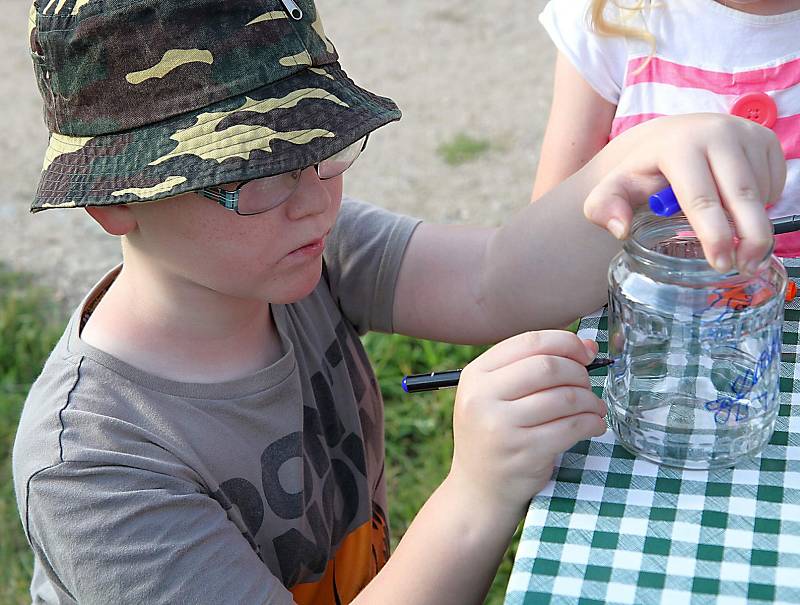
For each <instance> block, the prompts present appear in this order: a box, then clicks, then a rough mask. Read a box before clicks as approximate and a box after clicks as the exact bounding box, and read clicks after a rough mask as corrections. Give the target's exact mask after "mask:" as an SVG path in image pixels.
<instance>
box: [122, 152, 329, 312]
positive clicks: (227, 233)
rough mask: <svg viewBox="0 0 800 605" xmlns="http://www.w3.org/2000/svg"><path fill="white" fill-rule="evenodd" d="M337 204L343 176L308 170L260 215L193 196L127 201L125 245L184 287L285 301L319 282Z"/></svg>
mask: <svg viewBox="0 0 800 605" xmlns="http://www.w3.org/2000/svg"><path fill="white" fill-rule="evenodd" d="M226 188H227V187H226ZM341 202H342V177H341V176H338V177H334V178H331V179H326V180H320V179H319V177H318V176H317V174H316V172H315V171H314V169H313V168H308V169H306V170H304V171H303V173H302V175H301V177H300V183H299V185H298V187H297V190H296V191H295V192H294V193H293V194H292V196H291V197H290V198H289V199H288V200H286V202H284V203H283V204H281V205H280V206H278V207H276V208H273V209H272V210H270V211H268V212H264V213H262V214H255V215H252V216H240V215H238V214H236V213H235V212H232V211H230V210H226V209H225V208H223V207H222V206H220V205H219V204H217V203H216V202H214V201H211V200H208V199H205V198H203V197H201V196H199V195H197V194H195V193H187V194H183V195H180V196H176V197H174V198H170V199H166V200H161V201H159V202H155V203H152V204H131V205H130V206H128V207H129V208H130V210H131V212H132V214H133V215H134V217H135V219H136V224H137V228H136V229H134V230H133V231H131V232H130V233H128V244H129V245H130V246H132V247H133V248H135V251H136V252H135V253H136V255H137V257H142V256H144V257H145V258H146V259H147V262H148V263H149V264H150V267H152V268H153V269H154V270H157V271H159V272H160V273H161V274H163V275H165V276H167V277H168V278H170V279H174V280H177V281H176V282H175V283H177V284H180V285H182V286H186V287H188V288H193V287H201V288H206V289H210V290H213V291H215V292H219V293H222V294H225V295H228V296H235V297H239V298H247V299H250V298H257V299H260V300H267V301H269V302H273V303H290V302H294V301H297V300H299V299H301V298H303V297H304V296H306V295H307V294H309V293H310V292H311V291H312V290H313V289H314V287H315V286H316V285H317V282H318V281H319V278H320V274H321V270H322V251H323V247H324V242H323V238H324V237H325V236H326V235H327V234H328V232H329V231H330V230H331V228H332V227H333V224H334V223H335V221H336V216H337V214H338V212H339V207H340V206H341Z"/></svg>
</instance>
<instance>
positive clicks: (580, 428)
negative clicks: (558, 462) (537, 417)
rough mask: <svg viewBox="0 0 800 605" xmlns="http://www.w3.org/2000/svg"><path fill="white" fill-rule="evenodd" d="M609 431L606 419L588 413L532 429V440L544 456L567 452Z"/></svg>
mask: <svg viewBox="0 0 800 605" xmlns="http://www.w3.org/2000/svg"><path fill="white" fill-rule="evenodd" d="M607 430H608V425H607V424H606V421H605V419H604V418H601V417H600V416H598V415H597V414H588V413H587V414H577V415H575V416H569V417H567V418H559V419H558V420H553V421H552V422H548V423H547V424H540V425H539V426H536V427H533V428H531V429H530V431H531V440H535V443H537V444H539V445H540V447H539V448H537V450H538V452H540V454H539V455H544V456H547V455H557V454H560V453H562V452H566V451H567V450H568V449H569V448H571V447H572V446H573V445H575V444H576V443H578V442H579V441H583V440H584V439H589V438H590V437H599V436H600V435H603V434H605V432H606V431H607Z"/></svg>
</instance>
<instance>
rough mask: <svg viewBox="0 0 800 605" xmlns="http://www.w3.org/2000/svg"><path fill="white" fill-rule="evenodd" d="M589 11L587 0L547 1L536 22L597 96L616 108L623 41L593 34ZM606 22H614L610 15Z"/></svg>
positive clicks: (621, 79)
mask: <svg viewBox="0 0 800 605" xmlns="http://www.w3.org/2000/svg"><path fill="white" fill-rule="evenodd" d="M611 4H613V3H609V5H611ZM588 10H589V2H588V1H587V0H550V2H548V3H547V6H545V8H544V10H543V11H542V12H541V14H540V15H539V22H540V23H541V24H542V25H543V26H544V28H545V30H547V33H548V35H549V36H550V38H551V39H552V40H553V43H554V44H555V45H556V48H557V49H558V50H559V52H561V53H562V54H564V55H565V56H566V57H567V58H568V59H569V60H570V62H571V63H572V65H573V66H574V67H575V68H576V69H577V70H578V73H580V74H581V76H583V79H584V80H586V82H587V83H588V84H589V85H590V86H591V87H592V88H593V89H594V90H595V91H596V92H597V94H599V95H600V96H601V97H603V98H604V99H605V100H606V101H608V102H609V103H613V104H614V105H617V104H618V103H619V97H620V92H621V91H622V85H623V83H624V79H625V71H626V65H627V45H626V42H625V38H623V37H622V36H601V35H599V34H596V33H595V32H593V31H592V29H591V25H590V18H589V13H588ZM609 18H610V19H612V20H614V19H616V17H615V16H613V15H609Z"/></svg>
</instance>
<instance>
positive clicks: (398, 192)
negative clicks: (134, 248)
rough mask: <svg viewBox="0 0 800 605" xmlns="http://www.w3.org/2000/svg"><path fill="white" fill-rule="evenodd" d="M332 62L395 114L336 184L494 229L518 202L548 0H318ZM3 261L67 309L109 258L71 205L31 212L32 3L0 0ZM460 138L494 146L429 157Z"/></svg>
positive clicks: (35, 99)
mask: <svg viewBox="0 0 800 605" xmlns="http://www.w3.org/2000/svg"><path fill="white" fill-rule="evenodd" d="M317 4H318V6H319V8H320V11H321V13H322V16H323V18H324V22H325V27H326V31H327V34H328V36H329V37H330V38H331V40H332V41H333V43H334V44H335V45H336V47H337V50H338V51H339V54H340V55H341V57H342V65H343V66H344V68H345V69H346V70H347V71H348V73H349V74H350V76H351V77H352V78H353V79H354V80H355V81H356V82H358V83H359V84H361V85H362V86H365V87H366V88H369V89H371V90H373V91H375V92H378V93H380V94H384V95H386V96H390V97H392V98H393V99H394V100H395V101H397V103H398V105H399V106H400V108H401V109H402V110H403V114H404V117H403V119H402V120H401V121H400V122H399V123H397V124H393V125H390V126H388V127H386V128H384V129H382V130H380V131H379V132H377V133H376V134H375V135H373V137H371V138H370V144H369V148H368V150H367V152H366V153H365V154H364V156H363V157H362V158H360V159H359V161H358V162H357V164H356V165H355V166H354V167H353V168H352V170H351V171H350V172H348V175H347V179H346V183H345V190H346V192H348V193H350V194H352V195H355V196H357V197H360V198H362V199H365V200H368V201H371V202H373V203H376V204H379V205H381V206H385V207H387V208H391V209H393V210H397V211H400V212H404V213H409V214H413V215H416V216H421V217H423V218H425V219H426V220H431V221H443V222H470V223H478V224H497V223H500V222H502V221H503V220H504V219H505V218H506V217H508V216H509V215H510V214H511V212H512V211H513V210H514V209H515V208H519V207H521V206H522V205H524V204H525V203H527V200H528V196H529V194H530V189H531V183H532V180H533V171H534V167H535V165H536V159H537V156H538V149H539V143H540V141H541V137H542V134H543V130H544V126H545V121H546V119H547V111H548V106H549V100H550V90H551V83H552V62H553V60H554V55H555V51H554V50H553V47H552V45H551V43H550V41H549V40H548V38H547V36H546V34H545V32H544V30H543V29H542V27H541V26H540V25H539V23H538V21H537V16H538V14H539V12H540V11H541V10H542V8H543V7H544V5H545V0H532V1H528V2H519V1H516V2H515V1H512V0H492V1H491V2H486V1H485V0H440V1H437V2H430V1H423V0H403V1H401V2H398V1H397V0H371V1H370V2H363V1H356V0H318V1H317ZM0 7H2V15H3V17H2V20H0V53H1V56H2V58H0V70H1V71H0V82H2V91H3V94H2V95H0V105H1V106H2V110H0V116H3V117H4V119H3V121H2V126H0V128H2V136H1V137H0V179H1V180H0V182H2V183H3V189H4V194H3V195H2V196H0V261H3V262H6V263H8V264H10V265H11V266H12V267H14V268H17V269H25V270H28V271H32V272H34V273H35V274H37V275H39V276H41V278H42V281H43V282H44V283H47V284H49V285H50V286H51V287H52V288H53V289H54V290H55V291H56V292H57V294H58V296H59V297H61V298H62V299H63V300H64V301H65V302H66V303H67V304H69V305H70V306H72V305H74V304H77V302H78V301H79V300H80V298H81V296H82V295H83V293H84V292H85V291H86V289H87V288H88V287H89V286H91V285H92V284H93V283H94V282H95V281H96V280H97V279H98V277H99V276H100V275H101V274H102V273H103V272H104V271H105V270H106V269H107V268H109V267H111V266H112V265H114V264H115V263H116V262H118V260H119V244H118V242H117V241H116V239H115V238H113V237H111V236H108V235H106V234H105V233H104V232H102V231H101V230H100V229H99V227H97V226H96V225H94V223H93V222H92V221H91V220H90V219H89V217H88V216H87V215H86V213H85V212H83V211H81V210H74V209H72V210H70V209H66V210H49V211H47V212H44V213H40V214H37V215H35V216H34V215H31V214H29V213H28V205H29V202H30V199H31V196H32V193H33V191H34V188H35V185H36V181H37V178H38V174H39V170H40V168H41V164H42V156H43V153H44V149H45V147H46V144H47V130H46V128H45V126H44V123H43V121H42V118H41V100H40V97H39V95H38V92H37V90H36V85H35V82H34V79H33V69H32V66H31V63H30V58H29V54H28V47H27V43H26V39H25V38H26V23H27V13H28V7H29V2H27V1H24V0H0ZM459 133H463V134H468V135H470V136H472V137H475V138H479V139H486V140H488V141H490V142H491V144H492V150H491V151H489V152H488V153H486V154H485V155H482V156H481V157H480V158H479V159H477V160H475V161H473V162H470V163H466V164H463V165H460V166H456V167H453V166H449V165H447V164H446V163H445V162H444V161H443V160H442V159H441V158H440V157H439V155H438V154H437V153H436V149H437V148H438V147H439V145H440V144H442V143H443V142H447V141H450V140H451V139H452V138H453V137H454V136H455V135H457V134H459Z"/></svg>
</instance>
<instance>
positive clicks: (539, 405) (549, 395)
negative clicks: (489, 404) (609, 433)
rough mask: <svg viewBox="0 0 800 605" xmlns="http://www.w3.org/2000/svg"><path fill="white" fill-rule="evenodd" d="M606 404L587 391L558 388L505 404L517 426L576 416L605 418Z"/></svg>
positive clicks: (529, 425)
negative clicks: (586, 414)
mask: <svg viewBox="0 0 800 605" xmlns="http://www.w3.org/2000/svg"><path fill="white" fill-rule="evenodd" d="M607 411H608V408H607V407H606V404H605V402H604V401H603V400H602V399H600V398H599V397H598V396H597V395H595V394H594V393H592V391H591V390H590V389H587V388H582V387H572V386H561V387H555V388H553V389H548V390H546V391H542V392H540V393H536V394H534V395H529V396H527V397H522V398H521V399H517V400H516V401H512V402H511V403H510V404H509V405H508V413H509V416H510V419H511V421H512V422H513V423H514V424H515V425H516V426H521V427H533V426H537V425H540V424H546V423H548V422H552V421H553V420H558V419H559V418H566V417H568V416H575V415H576V414H584V413H589V414H597V415H599V416H605V415H606V412H607Z"/></svg>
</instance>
